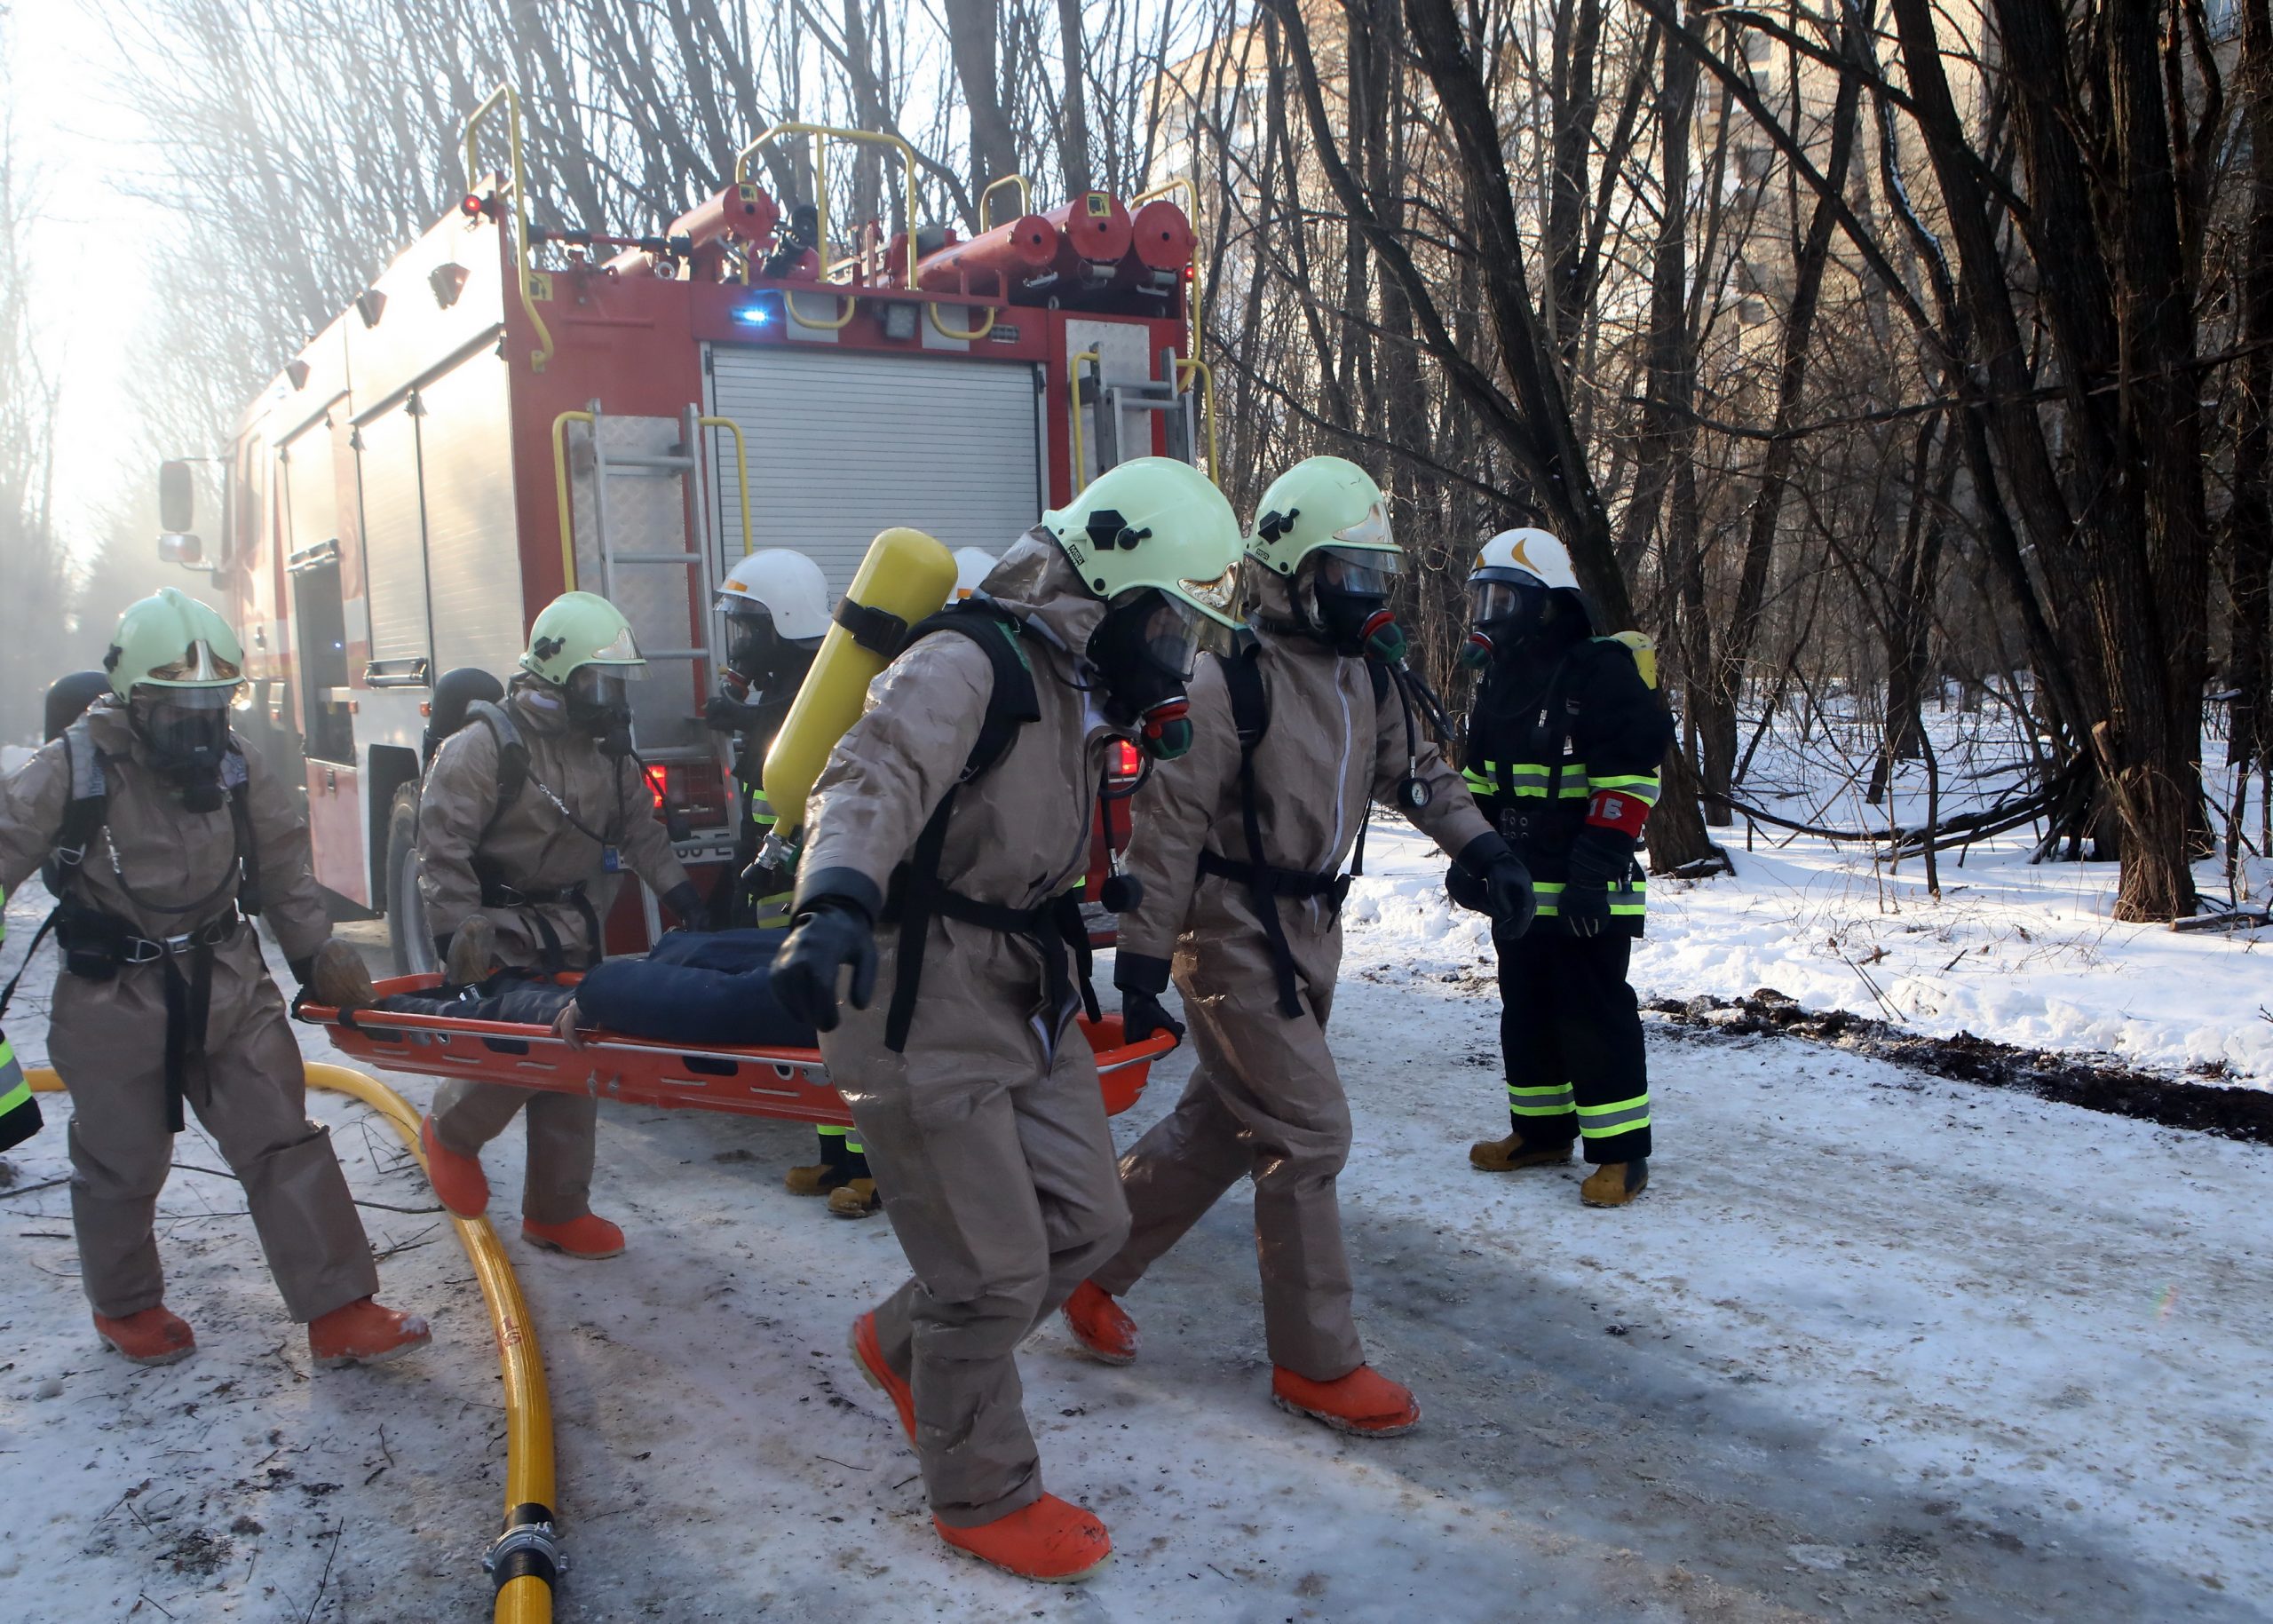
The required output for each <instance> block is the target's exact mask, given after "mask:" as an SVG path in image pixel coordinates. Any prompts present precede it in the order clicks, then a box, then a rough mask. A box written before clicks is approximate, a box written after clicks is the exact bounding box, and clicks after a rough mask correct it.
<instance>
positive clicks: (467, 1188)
mask: <svg viewBox="0 0 2273 1624" xmlns="http://www.w3.org/2000/svg"><path fill="white" fill-rule="evenodd" d="M418 1143H419V1145H420V1146H421V1147H422V1148H423V1149H424V1151H425V1153H426V1178H427V1181H428V1182H429V1183H430V1184H432V1185H433V1186H434V1194H435V1195H436V1197H437V1198H439V1199H440V1201H441V1203H442V1205H443V1206H445V1207H447V1208H449V1209H450V1211H452V1212H454V1213H455V1214H456V1215H457V1216H459V1217H461V1218H478V1217H479V1216H481V1215H482V1214H483V1213H485V1212H487V1211H488V1210H489V1178H488V1176H487V1174H485V1173H483V1172H482V1170H481V1159H480V1158H479V1156H461V1155H459V1154H458V1153H457V1152H455V1151H454V1150H449V1149H446V1148H445V1147H444V1145H443V1144H442V1142H441V1140H440V1139H438V1138H436V1137H434V1119H433V1118H432V1116H429V1117H427V1118H426V1119H425V1120H424V1121H422V1122H420V1123H419V1124H418Z"/></svg>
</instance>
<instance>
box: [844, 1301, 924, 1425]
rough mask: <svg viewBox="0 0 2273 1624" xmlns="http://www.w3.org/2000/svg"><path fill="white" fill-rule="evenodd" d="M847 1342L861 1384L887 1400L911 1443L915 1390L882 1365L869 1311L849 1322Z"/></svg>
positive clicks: (874, 1327) (872, 1317) (879, 1346)
mask: <svg viewBox="0 0 2273 1624" xmlns="http://www.w3.org/2000/svg"><path fill="white" fill-rule="evenodd" d="M851 1342H852V1362H853V1363H854V1364H855V1365H858V1366H859V1367H860V1375H861V1378H862V1380H864V1381H866V1382H867V1384H868V1385H869V1386H870V1387H873V1388H875V1390H877V1391H878V1392H880V1393H882V1394H883V1396H884V1397H885V1398H889V1399H891V1407H892V1408H893V1409H895V1410H898V1411H899V1424H900V1425H901V1426H903V1427H905V1428H906V1429H907V1441H908V1442H909V1443H911V1444H912V1443H914V1442H915V1389H914V1388H913V1387H911V1386H909V1385H908V1383H907V1378H906V1377H905V1376H902V1375H899V1374H897V1373H896V1372H895V1371H894V1370H893V1369H892V1367H891V1365H890V1364H888V1363H886V1362H885V1359H884V1345H883V1343H882V1342H880V1341H879V1340H878V1339H877V1337H876V1316H875V1313H874V1312H873V1311H871V1312H869V1313H866V1314H863V1315H861V1316H860V1317H859V1319H855V1320H854V1321H853V1322H852V1338H851Z"/></svg>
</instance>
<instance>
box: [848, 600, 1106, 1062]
mask: <svg viewBox="0 0 2273 1624" xmlns="http://www.w3.org/2000/svg"><path fill="white" fill-rule="evenodd" d="M939 631H947V632H954V633H955V634H957V635H958V636H961V637H965V638H970V640H971V642H973V643H975V644H977V645H978V647H979V649H980V650H981V652H983V653H984V654H986V660H987V663H988V664H989V665H990V666H991V667H992V668H993V674H994V681H993V682H992V684H991V685H989V687H988V691H987V696H986V718H985V720H984V721H982V722H981V723H980V724H979V728H978V739H977V740H976V741H973V743H972V745H971V747H970V755H969V756H968V757H965V758H964V761H963V767H962V773H961V775H960V776H958V777H957V778H956V780H955V781H954V784H952V785H950V786H949V787H948V789H947V792H946V794H945V795H944V796H940V797H939V805H938V807H937V808H935V809H934V810H933V812H932V813H931V819H930V820H929V821H928V822H926V823H925V824H924V825H923V833H922V834H921V835H918V836H916V837H915V850H914V851H913V852H910V853H909V854H908V859H907V861H906V862H904V863H902V864H901V865H900V866H899V867H898V868H896V869H894V870H893V871H892V876H891V890H890V891H889V892H888V893H887V894H886V896H885V899H884V911H883V919H882V920H881V921H879V922H878V923H895V922H896V923H898V924H899V963H898V970H897V979H896V980H895V982H894V985H893V986H892V994H891V1006H890V1008H889V1010H887V1012H886V1014H885V1018H884V1045H885V1047H887V1048H888V1049H890V1050H892V1052H893V1053H895V1054H898V1053H900V1052H903V1051H904V1050H906V1049H907V1034H908V1028H909V1027H910V1026H911V1025H913V1023H914V1021H915V1000H916V996H917V994H918V993H919V992H920V991H921V990H922V987H923V948H924V944H925V941H926V939H928V938H929V936H930V934H931V919H932V916H933V915H939V917H941V918H945V919H954V920H958V921H960V922H962V923H964V924H974V925H978V927H980V928H981V929H982V930H987V931H999V932H1001V933H1002V934H1004V935H1007V936H1023V937H1025V938H1026V939H1027V940H1029V941H1031V942H1032V943H1033V944H1034V948H1035V951H1036V952H1038V953H1039V954H1040V955H1041V964H1042V974H1043V976H1044V978H1045V982H1046V986H1047V988H1048V993H1049V1003H1050V1009H1051V1010H1053V1011H1057V1010H1063V1009H1065V1006H1066V1005H1067V1004H1068V1003H1070V1002H1072V1001H1073V992H1074V989H1075V986H1077V985H1078V986H1079V988H1080V991H1081V1007H1082V1009H1083V1010H1084V1011H1085V1012H1086V1013H1087V1014H1088V1016H1089V1018H1090V1019H1091V1020H1096V1019H1098V1018H1099V1017H1100V1010H1099V1006H1098V1003H1097V988H1096V987H1095V986H1093V985H1092V984H1091V982H1090V979H1089V970H1090V963H1091V960H1090V953H1089V927H1088V925H1087V924H1086V923H1083V921H1082V919H1081V893H1080V892H1079V891H1061V892H1059V893H1058V894H1057V896H1055V897H1052V898H1050V899H1049V900H1048V901H1046V902H1043V903H1041V904H1039V905H1037V906H1035V907H1030V908H1017V907H1006V906H1005V905H1003V904H1002V903H997V902H982V901H980V900H979V899H978V898H976V897H967V896H965V895H963V894H962V892H961V891H954V890H953V889H951V888H950V887H949V886H948V885H947V884H946V883H945V882H944V881H942V880H941V879H940V878H939V861H940V859H941V857H942V856H943V855H944V854H945V852H946V844H947V824H948V822H949V820H950V819H951V818H952V816H953V815H954V803H955V793H956V791H957V790H959V789H961V788H962V786H964V785H965V784H968V783H970V781H971V780H974V779H976V778H978V776H979V775H980V774H981V773H983V772H986V771H988V770H989V769H990V768H992V767H994V765H995V764H997V763H999V762H1000V761H1001V760H1002V758H1003V757H1005V756H1007V755H1009V754H1010V747H1011V746H1012V745H1013V744H1015V743H1016V742H1017V741H1018V729H1020V728H1021V727H1024V726H1025V725H1026V724H1027V723H1029V722H1038V721H1040V720H1041V693H1040V691H1039V690H1038V689H1037V688H1036V687H1035V686H1034V666H1033V662H1032V661H1030V660H1029V659H1028V658H1027V656H1026V649H1025V647H1024V646H1022V645H1021V643H1020V640H1019V639H1020V638H1022V637H1023V636H1024V635H1025V633H1024V627H1023V625H1022V623H1021V622H1019V620H1018V617H1017V616H1016V615H1014V614H1010V612H1009V611H1008V610H1006V609H1004V608H1002V607H1001V606H999V605H996V604H994V603H991V602H989V601H987V600H986V599H985V598H965V599H964V600H963V601H962V602H961V603H956V604H950V605H948V606H947V607H946V608H944V609H942V610H940V611H939V613H938V614H934V615H932V616H931V617H930V618H929V619H928V620H923V621H919V622H916V624H915V626H914V627H912V628H911V629H910V630H908V633H907V640H906V642H905V643H903V644H901V645H900V646H901V648H902V649H905V648H907V647H909V646H913V645H914V644H915V641H916V640H917V639H918V638H923V637H928V636H930V635H931V633H933V632H939ZM1099 793H1100V797H1101V798H1102V796H1103V791H1102V790H1100V792H1099Z"/></svg>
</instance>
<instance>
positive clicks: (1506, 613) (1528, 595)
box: [1468, 569, 1547, 626]
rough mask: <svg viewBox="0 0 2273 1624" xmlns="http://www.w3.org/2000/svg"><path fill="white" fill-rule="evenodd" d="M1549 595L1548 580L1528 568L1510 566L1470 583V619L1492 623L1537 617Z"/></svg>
mask: <svg viewBox="0 0 2273 1624" xmlns="http://www.w3.org/2000/svg"><path fill="white" fill-rule="evenodd" d="M1546 597H1547V583H1546V582H1544V581H1541V580H1540V578H1539V577H1538V576H1536V575H1534V574H1530V573H1528V572H1527V571H1524V570H1519V569H1511V570H1506V571H1502V572H1500V573H1498V574H1493V575H1488V576H1487V575H1478V576H1476V577H1474V578H1472V579H1470V580H1469V583H1468V618H1469V623H1470V624H1471V625H1476V626H1489V625H1492V624H1493V623H1495V622H1504V621H1517V620H1521V621H1529V620H1533V619H1536V618H1537V616H1538V614H1539V611H1540V606H1541V604H1542V602H1543V601H1544V600H1545V598H1546Z"/></svg>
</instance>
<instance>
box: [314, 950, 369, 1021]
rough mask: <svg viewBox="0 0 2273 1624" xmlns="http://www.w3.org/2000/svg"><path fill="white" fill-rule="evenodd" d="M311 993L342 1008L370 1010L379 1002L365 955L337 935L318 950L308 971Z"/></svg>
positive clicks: (333, 1005)
mask: <svg viewBox="0 0 2273 1624" xmlns="http://www.w3.org/2000/svg"><path fill="white" fill-rule="evenodd" d="M308 996H309V997H310V998H312V999H313V1000H314V1001H315V1002H318V1003H321V1004H329V1005H330V1006H331V1008H333V1009H335V1010H342V1011H345V1010H368V1009H370V1008H371V1007H372V1006H373V1005H375V1004H376V1003H377V1002H379V994H378V989H377V988H376V987H374V986H372V985H371V971H370V967H369V966H368V965H367V964H365V963H363V955H360V954H359V953H357V952H356V951H355V949H354V948H352V947H349V946H348V945H347V944H346V943H345V942H343V941H341V940H340V939H338V938H337V937H336V936H335V937H333V938H332V939H330V940H329V941H328V942H326V943H324V945H323V946H322V947H319V948H317V949H316V956H315V963H314V964H313V967H311V969H310V970H309V972H308Z"/></svg>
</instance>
